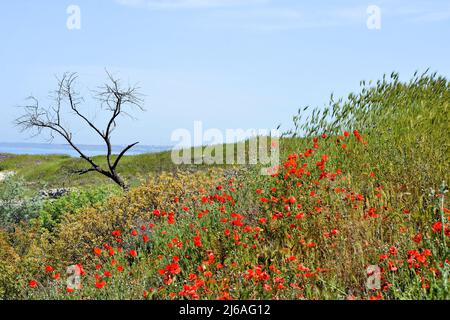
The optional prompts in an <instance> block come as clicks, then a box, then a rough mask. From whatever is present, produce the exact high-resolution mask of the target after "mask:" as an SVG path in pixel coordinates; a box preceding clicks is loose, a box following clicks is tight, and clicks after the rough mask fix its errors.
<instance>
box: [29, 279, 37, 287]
mask: <svg viewBox="0 0 450 320" xmlns="http://www.w3.org/2000/svg"><path fill="white" fill-rule="evenodd" d="M37 285H38V282H37V281H36V280H30V281H29V282H28V286H29V287H30V288H32V289H33V288H36V287H37Z"/></svg>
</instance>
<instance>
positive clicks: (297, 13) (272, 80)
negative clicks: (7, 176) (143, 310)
mask: <svg viewBox="0 0 450 320" xmlns="http://www.w3.org/2000/svg"><path fill="white" fill-rule="evenodd" d="M69 5H78V6H79V8H80V9H81V29H80V30H69V29H68V28H67V27H66V21H67V18H68V16H69V15H68V14H67V12H66V10H67V7H68V6H69ZM369 5H377V6H379V8H380V9H381V29H380V30H369V29H368V28H367V26H366V21H367V18H368V14H367V12H366V10H367V7H368V6H369ZM449 36H450V3H449V2H448V1H438V0H434V1H416V0H410V1H406V0H391V1H372V0H371V1H367V2H366V1H339V2H338V1H320V2H319V1H299V0H296V1H294V0H71V1H50V0H41V1H31V0H29V1H25V0H17V1H2V2H1V4H0V39H1V46H0V87H1V90H0V111H1V114H2V116H1V117H0V142H20V141H36V142H42V141H45V139H44V138H45V137H42V138H34V139H31V140H30V139H29V135H28V134H26V133H19V132H18V130H17V128H15V127H14V125H13V124H12V122H13V120H14V118H15V117H17V116H18V115H19V112H20V110H19V109H18V108H16V107H15V106H16V105H20V104H23V103H24V98H25V97H27V96H28V95H30V94H33V95H35V96H37V97H38V98H39V99H40V102H41V104H42V105H46V103H47V102H48V99H47V96H48V92H49V91H51V90H54V89H55V83H56V82H55V75H60V74H62V73H63V72H64V71H75V72H78V73H79V76H80V86H81V89H82V91H83V90H85V89H87V88H88V87H92V88H95V87H96V86H98V85H100V84H101V83H102V82H103V81H104V80H105V73H104V69H105V68H107V69H108V70H110V71H111V72H112V73H114V74H115V75H117V76H119V77H120V78H122V79H123V81H124V83H128V82H130V83H136V82H138V83H139V85H140V87H141V91H142V92H143V93H144V94H145V95H146V109H147V111H146V112H145V113H142V114H140V113H134V115H135V116H136V117H137V118H138V119H137V120H130V119H123V120H121V124H120V125H119V128H118V130H117V131H116V132H115V139H114V143H115V144H125V143H127V142H131V141H133V142H134V141H140V142H141V143H143V144H156V145H163V144H172V143H171V141H170V136H171V132H172V131H173V130H175V129H177V128H187V129H190V130H192V129H193V123H194V121H195V120H201V121H203V126H204V127H205V128H206V129H207V128H219V129H221V130H225V129H226V128H230V129H233V128H244V129H248V128H267V129H270V128H273V127H276V126H277V125H278V124H279V123H282V124H283V127H282V128H287V127H289V124H290V121H291V116H292V115H293V114H295V113H296V110H297V109H298V108H299V107H301V106H304V105H314V106H315V105H319V106H320V105H323V104H324V103H326V102H327V101H328V98H329V96H330V94H331V93H332V92H334V93H335V95H338V96H342V95H345V96H346V95H347V94H348V93H349V92H351V91H354V90H356V89H357V88H358V87H359V81H360V80H363V79H365V80H370V79H374V80H376V79H378V78H380V77H381V76H382V75H383V73H390V72H392V71H398V72H400V74H401V77H402V78H404V79H406V78H409V77H410V76H411V75H412V74H413V72H414V71H415V70H425V69H426V68H428V67H429V68H431V70H432V71H437V72H438V73H440V74H442V75H444V76H447V77H448V76H449V75H450V59H449V58H448V57H450V41H449ZM85 107H86V110H87V112H88V113H91V111H92V110H93V108H95V105H93V104H92V101H91V100H89V99H87V101H86V106H85ZM91 114H92V115H94V114H93V113H91ZM97 117H98V119H99V121H101V120H102V117H101V115H97ZM70 126H71V129H72V130H73V131H74V132H75V133H76V141H77V142H80V143H98V142H99V141H98V140H96V139H95V138H93V135H92V134H91V133H90V132H89V131H88V130H87V128H85V127H83V126H80V125H79V124H78V123H76V122H72V123H70ZM57 142H58V140H57Z"/></svg>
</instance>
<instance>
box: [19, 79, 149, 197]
mask: <svg viewBox="0 0 450 320" xmlns="http://www.w3.org/2000/svg"><path fill="white" fill-rule="evenodd" d="M107 75H108V81H107V82H106V83H105V84H104V86H102V87H100V89H99V90H98V91H96V92H95V95H94V98H95V100H96V101H97V102H98V103H99V104H100V108H101V110H103V111H105V112H107V113H108V114H109V116H108V120H107V122H106V127H105V128H104V129H103V130H102V129H101V128H100V126H99V125H96V124H95V123H94V122H93V121H92V120H90V119H89V118H88V116H87V115H85V114H84V113H83V112H82V111H81V110H80V105H81V103H82V102H83V101H84V100H83V98H82V97H81V96H80V94H79V92H77V91H76V90H75V88H74V84H75V82H76V80H77V78H78V76H77V74H76V73H65V74H64V75H63V76H62V78H60V79H58V88H57V90H56V91H55V94H54V103H53V105H51V106H50V107H48V108H42V107H40V106H39V101H38V100H37V99H36V98H35V97H33V96H31V97H29V98H28V100H29V101H31V103H30V104H28V105H25V106H23V109H24V110H25V114H24V115H22V116H21V117H19V118H17V119H16V120H15V123H16V125H18V126H19V127H20V128H21V130H22V131H29V130H31V131H34V134H33V136H37V135H40V134H42V133H43V132H44V131H48V132H49V133H50V140H53V138H54V137H55V135H59V136H60V137H62V138H63V139H64V140H65V141H67V143H68V144H69V145H70V146H71V147H72V148H73V149H74V150H75V151H76V152H77V153H78V154H79V155H80V158H82V159H83V160H85V161H86V162H87V164H88V165H89V166H88V167H87V168H85V169H82V170H77V171H75V172H76V173H77V174H80V175H83V174H86V173H89V172H98V173H100V174H102V175H104V176H106V177H108V178H109V179H111V180H112V181H114V182H115V183H116V184H118V185H119V186H120V187H121V188H122V189H123V190H125V191H127V190H128V188H129V186H128V184H127V183H126V182H125V181H124V180H123V178H122V177H121V176H120V175H119V174H118V173H117V167H118V165H119V163H120V160H121V159H122V158H123V156H124V155H125V153H126V152H128V151H129V150H130V149H131V148H133V147H134V146H135V145H137V144H138V143H139V142H135V143H132V144H130V145H128V146H126V147H125V148H124V149H123V150H122V151H121V152H120V153H119V154H118V155H117V156H116V155H113V153H112V144H111V134H112V132H113V131H114V129H115V128H116V125H117V120H118V118H119V117H120V116H123V115H127V116H130V115H129V113H128V112H127V108H130V107H137V108H138V109H139V110H141V111H143V110H144V109H143V106H142V105H143V100H142V99H141V94H140V93H139V92H138V88H137V87H136V86H130V87H126V88H123V87H122V86H121V84H120V81H119V80H118V79H116V78H114V77H113V76H112V75H111V74H110V73H108V72H107ZM64 108H68V111H70V112H71V113H73V114H74V115H75V116H76V117H77V118H79V119H80V121H82V122H84V124H85V125H87V126H88V127H89V128H90V129H91V130H92V131H93V132H94V133H95V134H97V135H99V136H100V137H101V139H102V141H103V142H104V144H105V146H106V155H105V157H106V163H107V164H106V166H100V165H99V164H98V163H96V162H95V161H94V160H93V159H92V158H91V157H89V156H87V155H86V154H85V153H84V152H83V151H82V150H81V149H80V147H79V146H77V144H75V143H74V140H73V134H72V132H71V131H70V129H69V127H68V126H67V125H66V124H65V122H63V115H64V114H63V109H64Z"/></svg>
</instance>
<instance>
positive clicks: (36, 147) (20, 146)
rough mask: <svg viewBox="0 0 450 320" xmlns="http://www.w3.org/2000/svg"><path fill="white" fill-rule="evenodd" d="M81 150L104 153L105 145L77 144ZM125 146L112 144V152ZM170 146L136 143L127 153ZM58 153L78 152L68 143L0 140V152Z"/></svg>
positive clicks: (158, 149)
mask: <svg viewBox="0 0 450 320" xmlns="http://www.w3.org/2000/svg"><path fill="white" fill-rule="evenodd" d="M78 147H79V148H80V150H81V151H83V153H85V154H86V155H87V156H90V157H92V156H97V155H102V154H105V153H106V146H105V145H89V144H80V145H78ZM123 148H125V146H113V147H112V151H113V154H119V153H120V152H121V151H122V150H123ZM171 149H172V147H171V146H150V145H139V144H138V145H136V146H134V147H133V148H131V149H130V150H128V152H127V153H126V154H127V155H136V154H143V153H155V152H160V151H167V150H171ZM8 153H9V154H60V155H68V156H71V157H79V154H78V153H77V152H76V151H75V150H73V149H72V148H71V146H70V145H68V144H55V143H10V142H0V154H8Z"/></svg>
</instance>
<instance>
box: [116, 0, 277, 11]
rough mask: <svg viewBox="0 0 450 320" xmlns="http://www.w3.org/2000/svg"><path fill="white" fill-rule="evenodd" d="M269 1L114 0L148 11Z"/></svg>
mask: <svg viewBox="0 0 450 320" xmlns="http://www.w3.org/2000/svg"><path fill="white" fill-rule="evenodd" d="M268 1H269V0H116V2H117V3H119V4H121V5H126V6H132V7H145V8H149V9H189V8H217V7H233V6H243V5H253V4H261V3H267V2H268Z"/></svg>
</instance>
